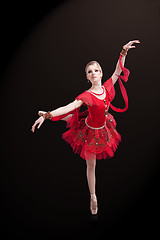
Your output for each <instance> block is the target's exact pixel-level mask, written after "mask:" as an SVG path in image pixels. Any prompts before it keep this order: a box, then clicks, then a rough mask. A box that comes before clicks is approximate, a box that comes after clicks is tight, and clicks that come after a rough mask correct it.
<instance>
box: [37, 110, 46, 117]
mask: <svg viewBox="0 0 160 240" xmlns="http://www.w3.org/2000/svg"><path fill="white" fill-rule="evenodd" d="M45 113H46V112H44V111H39V112H38V115H39V116H40V117H41V116H43V114H45Z"/></svg>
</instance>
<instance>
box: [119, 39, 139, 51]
mask: <svg viewBox="0 0 160 240" xmlns="http://www.w3.org/2000/svg"><path fill="white" fill-rule="evenodd" d="M134 43H140V41H139V40H133V41H129V42H128V43H127V44H125V45H123V48H125V49H127V50H129V49H131V48H135V46H132V44H134Z"/></svg>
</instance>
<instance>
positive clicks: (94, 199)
mask: <svg viewBox="0 0 160 240" xmlns="http://www.w3.org/2000/svg"><path fill="white" fill-rule="evenodd" d="M90 210H91V213H92V214H93V215H95V214H97V212H98V206H97V197H96V195H95V194H91V200H90Z"/></svg>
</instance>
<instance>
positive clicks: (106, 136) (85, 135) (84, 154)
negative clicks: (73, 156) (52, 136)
mask: <svg viewBox="0 0 160 240" xmlns="http://www.w3.org/2000/svg"><path fill="white" fill-rule="evenodd" d="M85 119H86V117H82V118H81V119H80V121H79V125H78V128H77V126H75V127H71V128H70V129H69V130H68V131H67V132H65V133H63V135H62V137H63V139H64V140H65V141H66V142H67V143H69V144H70V145H71V147H72V149H73V152H74V153H78V154H79V155H80V156H81V158H83V159H85V160H89V159H92V156H93V153H94V154H95V155H96V159H97V160H100V159H107V158H110V157H113V156H114V153H115V151H116V149H117V146H118V144H119V142H120V141H121V136H120V134H119V133H118V132H117V131H116V121H115V120H114V118H113V116H112V115H111V114H110V113H108V114H107V117H106V123H105V126H104V127H103V128H100V129H92V128H90V127H89V126H87V125H86V123H85Z"/></svg>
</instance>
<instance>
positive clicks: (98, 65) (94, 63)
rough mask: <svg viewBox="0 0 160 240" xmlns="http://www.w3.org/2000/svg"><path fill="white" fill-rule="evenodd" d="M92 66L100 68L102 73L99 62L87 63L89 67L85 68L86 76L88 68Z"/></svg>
mask: <svg viewBox="0 0 160 240" xmlns="http://www.w3.org/2000/svg"><path fill="white" fill-rule="evenodd" d="M90 65H96V66H97V67H98V68H99V70H100V71H101V72H102V68H101V66H100V64H99V63H98V62H97V61H91V62H89V63H87V65H86V67H85V72H86V74H87V68H88V67H89V66H90Z"/></svg>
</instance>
